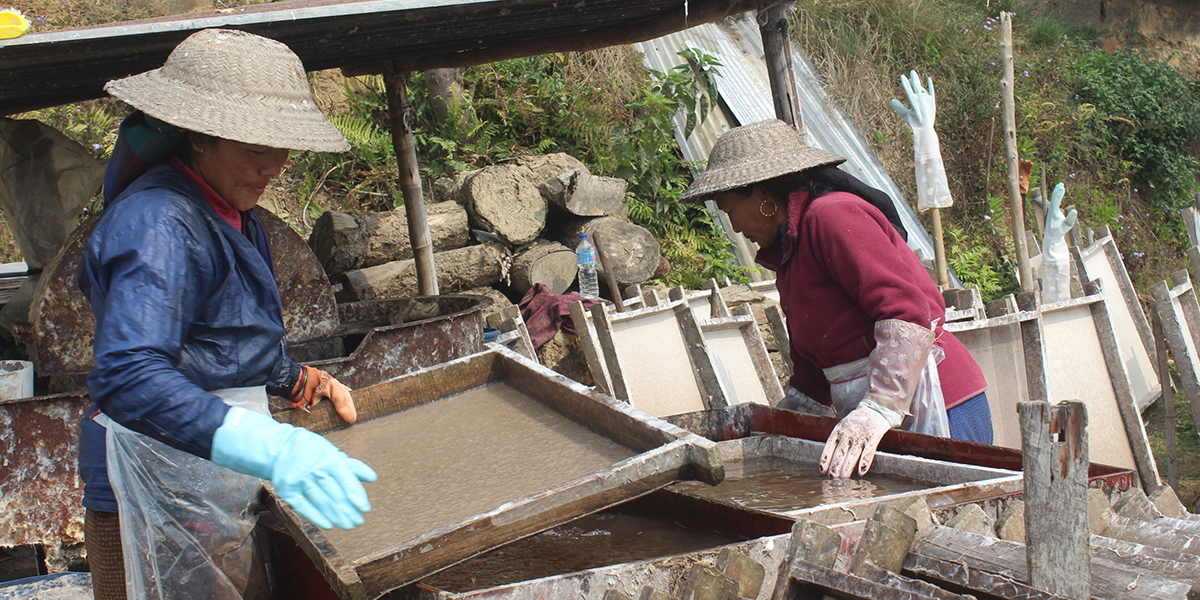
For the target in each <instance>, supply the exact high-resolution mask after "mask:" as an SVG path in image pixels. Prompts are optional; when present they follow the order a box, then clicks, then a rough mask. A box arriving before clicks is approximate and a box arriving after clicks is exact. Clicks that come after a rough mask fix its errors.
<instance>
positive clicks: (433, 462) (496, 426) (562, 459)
mask: <svg viewBox="0 0 1200 600" xmlns="http://www.w3.org/2000/svg"><path fill="white" fill-rule="evenodd" d="M326 437H327V438H328V439H329V441H331V442H333V443H334V444H335V445H337V447H338V448H340V449H341V450H342V451H344V452H345V453H347V454H349V455H350V456H352V457H354V458H358V459H360V460H362V461H364V462H366V463H367V464H368V465H370V466H371V468H373V469H375V472H376V473H378V474H379V480H378V481H376V482H375V483H368V484H366V488H367V495H368V497H369V498H370V500H371V507H372V509H371V512H369V513H367V515H366V524H364V525H363V526H361V527H358V528H355V529H352V530H350V531H342V530H340V529H331V530H328V531H325V532H324V534H325V537H326V538H327V539H328V540H329V542H330V543H331V544H333V546H334V548H336V549H337V550H338V552H340V553H341V554H342V555H343V556H344V557H346V559H348V560H350V561H354V560H357V559H359V558H362V557H365V556H366V555H368V554H370V553H372V552H374V551H377V550H380V549H383V548H387V547H391V546H396V545H401V544H404V543H405V542H408V541H410V540H413V539H415V538H417V537H419V536H420V535H422V534H425V533H428V532H430V531H433V530H434V529H438V528H440V527H444V526H446V525H451V524H454V523H457V522H459V521H462V520H464V519H467V518H470V517H472V516H475V515H477V514H481V513H485V512H488V511H491V510H493V509H495V508H497V507H499V506H500V505H502V504H504V503H506V502H511V501H514V500H519V499H521V498H524V497H526V496H529V495H531V494H534V493H537V492H540V491H543V490H546V489H549V488H552V487H554V486H557V485H559V484H561V483H565V482H567V481H570V480H572V479H575V478H577V477H581V476H583V475H587V474H589V473H592V472H595V471H597V470H600V469H604V468H607V467H609V466H611V465H613V464H614V463H617V462H620V461H621V460H624V459H626V458H629V457H630V456H633V454H634V452H633V451H632V450H630V449H628V448H625V447H623V446H620V445H619V444H616V443H615V442H613V441H611V440H609V439H607V438H604V437H601V436H600V435H597V434H596V433H593V432H591V431H589V430H588V429H586V428H584V427H582V426H580V425H578V424H577V423H575V422H574V421H571V420H570V419H568V418H566V417H564V416H562V415H560V414H559V413H557V412H555V411H554V410H553V409H551V408H549V407H547V406H546V405H545V404H543V403H541V402H538V401H537V400H534V399H533V398H530V397H529V396H527V395H525V394H523V393H521V392H519V391H517V390H516V389H513V388H512V387H509V386H507V385H504V384H492V385H487V386H483V387H480V388H476V389H474V390H470V391H467V392H463V393H462V394H458V395H456V396H451V397H448V398H443V399H440V400H437V401H435V402H431V403H428V404H423V405H420V406H416V407H413V408H410V409H407V410H404V411H401V412H398V413H393V414H391V415H388V416H385V417H380V418H378V419H374V420H371V421H367V422H363V423H359V424H356V425H354V426H352V427H347V428H346V429H342V430H339V431H334V432H331V433H329V434H328V435H326Z"/></svg>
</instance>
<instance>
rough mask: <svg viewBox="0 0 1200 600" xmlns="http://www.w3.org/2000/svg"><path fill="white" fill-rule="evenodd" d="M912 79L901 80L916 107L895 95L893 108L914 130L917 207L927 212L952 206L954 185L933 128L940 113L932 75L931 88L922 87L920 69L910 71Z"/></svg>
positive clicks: (903, 78) (929, 80) (901, 77)
mask: <svg viewBox="0 0 1200 600" xmlns="http://www.w3.org/2000/svg"><path fill="white" fill-rule="evenodd" d="M909 77H910V78H911V81H910V80H909V79H905V77H904V76H903V75H901V76H900V84H901V85H903V86H904V92H905V94H907V95H908V103H909V104H911V105H912V109H911V110H910V109H908V108H905V106H904V104H902V103H901V102H900V101H899V100H896V99H892V109H893V110H895V111H896V114H898V115H900V116H901V117H902V118H903V119H904V120H905V121H908V126H909V127H912V131H913V156H914V159H915V161H914V162H915V164H916V175H917V210H919V211H921V212H925V211H927V210H929V209H931V208H949V207H950V205H952V204H954V199H953V198H952V197H951V196H950V185H949V184H948V183H947V181H946V167H945V166H944V165H943V164H942V149H941V145H940V144H939V143H938V137H937V132H936V131H934V129H933V121H934V117H935V116H936V114H937V96H936V95H935V94H934V91H933V79H932V78H930V79H928V80H927V81H928V82H929V91H925V88H923V87H921V80H920V78H918V77H917V72H916V71H912V72H910V74H909Z"/></svg>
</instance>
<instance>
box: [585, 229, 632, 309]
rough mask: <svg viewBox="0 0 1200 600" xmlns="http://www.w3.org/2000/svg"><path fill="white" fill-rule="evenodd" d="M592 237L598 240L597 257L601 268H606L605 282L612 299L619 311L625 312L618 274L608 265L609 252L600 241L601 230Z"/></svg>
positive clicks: (593, 233)
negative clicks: (605, 250)
mask: <svg viewBox="0 0 1200 600" xmlns="http://www.w3.org/2000/svg"><path fill="white" fill-rule="evenodd" d="M592 237H593V238H595V240H596V244H595V246H596V258H597V259H598V260H599V261H600V268H601V269H603V270H604V284H605V285H607V286H608V291H609V292H610V293H611V294H612V301H613V303H614V304H616V305H617V312H625V300H624V299H623V298H621V286H619V285H617V276H616V275H614V274H613V272H612V269H610V268H609V267H608V254H607V253H605V252H604V245H603V244H601V243H600V232H598V231H595V232H592Z"/></svg>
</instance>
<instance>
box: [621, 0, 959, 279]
mask: <svg viewBox="0 0 1200 600" xmlns="http://www.w3.org/2000/svg"><path fill="white" fill-rule="evenodd" d="M637 47H638V50H640V51H641V52H642V53H643V54H644V55H645V64H646V66H647V67H648V68H651V69H655V70H659V71H666V70H669V69H670V68H671V67H673V66H675V65H677V64H679V63H681V62H683V59H682V57H680V56H677V55H676V52H679V51H680V50H684V49H687V48H698V49H701V50H703V51H704V52H706V53H708V54H712V55H713V56H716V57H717V58H718V59H719V60H720V62H721V63H722V64H723V65H724V66H723V67H721V68H720V72H721V75H720V77H719V78H718V80H717V88H718V90H719V93H720V100H721V103H720V105H721V114H720V115H717V116H716V117H715V118H710V122H709V123H706V124H705V126H702V127H700V128H697V131H696V132H695V133H693V134H692V136H691V137H690V138H688V139H687V140H683V139H681V137H680V135H681V130H680V128H679V127H677V128H676V134H675V135H676V139H677V140H678V141H679V145H680V148H681V149H682V151H683V154H684V157H685V158H687V159H688V160H689V161H699V164H703V161H705V160H706V159H707V158H708V152H709V150H710V149H711V148H712V144H713V142H715V141H716V138H717V137H718V136H719V135H720V134H721V133H723V132H724V131H728V129H729V128H730V127H732V126H736V125H739V124H743V123H753V122H756V121H761V120H763V119H771V118H774V117H775V109H774V106H773V104H772V102H771V86H770V82H769V79H768V75H767V66H766V60H765V58H764V53H763V49H762V38H761V36H760V33H759V28H758V24H757V23H756V22H755V20H754V18H753V13H747V14H745V15H742V16H741V17H735V18H729V19H726V20H724V21H721V22H717V23H709V24H705V25H700V26H697V27H693V28H691V29H686V30H684V31H680V32H678V33H673V34H670V35H667V36H664V37H661V38H658V39H655V40H650V41H647V42H642V43H640V44H638V45H637ZM791 51H792V70H793V73H794V74H795V78H796V87H797V94H798V95H799V98H800V102H801V112H802V114H803V118H804V125H805V131H806V134H807V136H808V142H809V144H811V145H813V146H815V147H818V148H823V149H826V150H829V151H832V152H837V153H838V154H841V155H842V156H845V157H846V158H847V159H848V160H847V161H846V163H845V164H844V165H843V166H842V168H843V169H845V170H846V171H847V172H849V173H851V174H853V175H854V176H855V177H858V178H859V179H861V180H862V181H864V182H865V183H867V184H869V185H871V186H872V187H875V188H878V189H881V190H883V191H884V192H887V194H888V195H889V196H890V197H891V198H892V201H893V202H894V203H895V204H896V209H897V211H898V212H899V213H900V219H901V221H902V222H903V223H904V226H905V228H907V229H908V231H909V240H908V243H909V246H910V247H912V248H913V251H914V252H916V253H917V255H918V256H919V257H921V258H923V259H927V260H932V259H933V240H932V238H931V237H930V236H929V233H928V232H926V231H925V228H924V226H922V225H921V222H920V221H919V220H918V219H917V215H916V213H915V212H914V211H913V209H912V207H910V206H909V204H908V202H907V201H906V200H905V198H904V195H903V194H902V193H901V192H900V189H899V188H898V187H897V186H896V184H895V182H894V181H892V178H891V177H890V176H889V175H888V173H887V170H886V169H885V168H884V167H883V163H882V162H880V160H879V158H878V157H877V156H876V155H875V152H874V151H872V150H871V147H870V146H869V145H868V144H867V142H866V140H865V139H864V138H863V136H862V134H861V133H860V132H859V131H858V128H857V127H855V125H854V123H853V122H852V121H851V120H850V118H849V116H848V115H847V114H846V113H845V111H843V110H842V109H841V108H840V107H839V106H837V104H836V103H834V102H832V101H831V100H830V99H829V96H828V94H827V93H826V92H825V89H824V86H823V84H822V83H821V80H820V76H819V75H818V74H817V72H816V70H815V69H814V68H813V66H812V63H810V62H809V61H808V58H807V57H806V55H805V54H804V51H803V50H802V49H801V48H800V47H799V45H798V44H796V43H795V41H793V42H792V48H791ZM677 124H678V121H677ZM951 278H952V279H954V282H953V283H955V284H956V285H957V279H956V278H954V276H953V273H952V274H951Z"/></svg>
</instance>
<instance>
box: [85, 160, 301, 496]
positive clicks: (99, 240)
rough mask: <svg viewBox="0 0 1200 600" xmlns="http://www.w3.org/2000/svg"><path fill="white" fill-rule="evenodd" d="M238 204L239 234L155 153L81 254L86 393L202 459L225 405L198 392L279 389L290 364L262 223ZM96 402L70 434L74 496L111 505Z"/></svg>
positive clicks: (291, 373)
mask: <svg viewBox="0 0 1200 600" xmlns="http://www.w3.org/2000/svg"><path fill="white" fill-rule="evenodd" d="M244 214H245V227H244V229H245V232H244V233H243V232H239V231H237V230H236V229H234V228H233V227H232V226H230V225H229V223H227V222H226V221H225V220H223V219H222V218H221V217H220V216H219V215H218V214H217V212H216V210H214V209H213V207H212V205H211V204H210V203H209V202H208V199H207V198H205V196H204V194H203V192H201V190H200V188H199V187H198V186H197V185H196V184H195V183H194V182H193V181H192V180H190V179H189V178H188V177H187V176H186V175H184V174H183V173H180V172H179V171H178V170H176V169H175V168H174V167H172V166H170V165H169V164H167V163H165V162H164V163H160V164H158V165H156V166H154V167H151V168H150V169H149V170H148V171H147V172H146V173H145V174H144V175H142V176H141V177H139V178H138V179H137V180H136V181H135V182H133V183H132V184H131V185H130V186H129V187H128V188H127V189H125V190H124V191H123V192H122V193H121V194H120V195H119V196H118V197H117V198H116V199H115V200H114V201H113V202H112V203H111V204H110V205H109V206H108V208H107V209H106V210H105V213H104V215H103V216H102V217H101V220H100V223H99V224H98V225H97V227H96V230H95V231H94V232H93V233H92V236H91V238H90V239H89V240H88V243H87V246H86V249H85V252H84V256H83V258H82V260H81V261H80V264H79V288H80V290H82V291H83V294H84V295H85V296H87V298H88V299H89V300H90V301H91V304H92V311H93V312H94V313H95V315H96V339H95V346H94V348H95V355H96V366H95V368H94V369H93V370H92V372H91V373H90V374H89V375H88V390H89V392H90V393H91V397H92V399H93V400H94V401H95V402H96V404H97V406H98V407H99V410H101V411H103V412H104V414H106V415H108V417H109V418H111V419H113V420H114V421H116V422H118V423H121V424H122V425H124V426H125V427H128V428H129V429H132V430H134V431H137V432H140V433H143V434H145V435H148V436H150V437H152V438H155V439H157V440H160V441H162V442H164V443H166V444H168V445H170V446H172V447H175V448H178V449H180V450H184V451H186V452H190V453H192V454H195V455H197V456H200V457H202V458H209V455H210V453H211V450H212V438H213V434H214V433H215V432H216V430H217V428H218V427H220V426H221V423H222V421H223V420H224V418H225V413H226V412H227V411H228V410H229V407H228V406H227V405H225V403H224V402H222V401H221V399H220V398H218V397H216V396H214V395H212V394H209V393H207V391H209V390H218V389H224V388H232V387H246V386H257V385H267V386H272V387H277V388H278V387H282V386H284V385H285V384H286V382H287V381H289V380H291V381H294V380H295V375H296V372H297V371H298V367H297V365H296V364H295V363H294V362H292V361H291V360H290V359H289V358H288V357H287V355H286V354H285V350H286V339H285V337H284V327H283V312H282V303H281V301H280V298H279V290H278V288H277V286H276V283H275V277H274V272H273V267H272V262H271V252H270V248H269V247H268V245H267V239H266V234H265V232H264V230H263V228H262V224H261V223H260V222H259V221H258V219H257V218H256V217H254V215H253V213H250V212H247V213H244ZM94 412H95V411H94V410H93V411H89V417H88V418H85V420H84V426H83V431H82V433H81V440H80V449H81V452H80V471H81V475H82V476H83V479H84V484H85V486H86V487H85V494H84V506H86V507H88V508H93V509H96V510H109V511H115V510H116V502H115V499H114V498H113V495H112V491H111V488H109V486H108V478H107V473H106V470H105V462H104V461H105V458H104V453H103V449H104V443H103V435H104V429H103V428H102V427H100V426H99V425H98V424H96V423H95V422H94V421H92V419H91V418H90V416H91V415H93V414H94ZM98 436H99V439H97V437H98Z"/></svg>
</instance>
